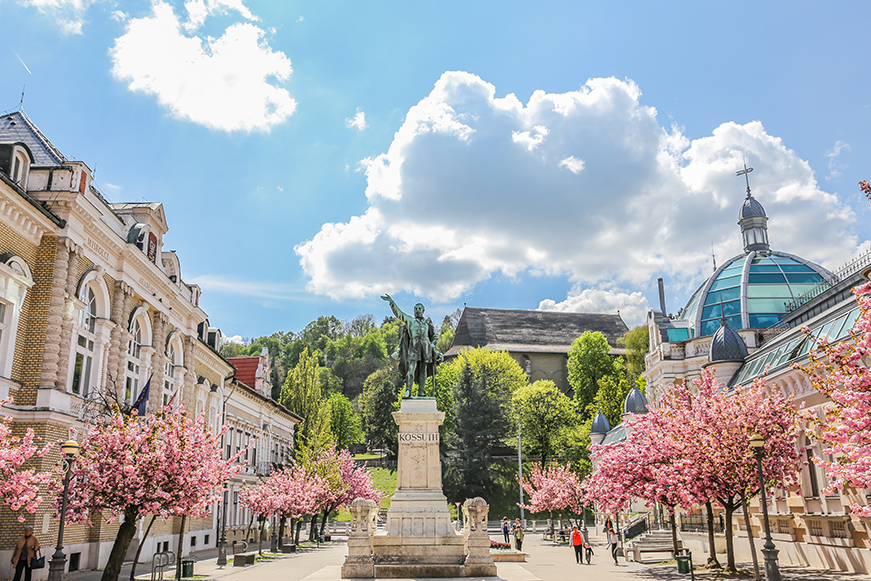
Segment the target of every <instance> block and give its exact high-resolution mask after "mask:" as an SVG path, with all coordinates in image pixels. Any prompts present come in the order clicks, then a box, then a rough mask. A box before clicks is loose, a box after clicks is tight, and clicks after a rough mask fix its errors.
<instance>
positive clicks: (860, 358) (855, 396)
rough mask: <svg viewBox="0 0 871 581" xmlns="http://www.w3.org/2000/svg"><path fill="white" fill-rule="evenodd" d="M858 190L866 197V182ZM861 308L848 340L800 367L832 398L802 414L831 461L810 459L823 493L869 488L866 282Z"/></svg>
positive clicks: (869, 294) (870, 321) (869, 309)
mask: <svg viewBox="0 0 871 581" xmlns="http://www.w3.org/2000/svg"><path fill="white" fill-rule="evenodd" d="M862 183H863V184H864V186H863V190H865V191H866V193H868V194H869V196H871V186H868V182H862ZM853 292H854V293H855V295H856V298H857V300H858V302H859V306H860V308H861V310H862V312H861V315H860V316H859V318H858V319H857V320H856V324H855V325H854V327H853V331H852V337H851V339H850V340H848V341H842V342H840V343H836V344H828V343H827V342H825V341H822V342H821V344H820V350H821V352H819V353H818V352H811V355H810V357H811V363H810V364H809V365H808V366H807V367H806V368H804V371H805V372H806V373H808V374H809V375H810V377H811V380H812V382H813V385H814V387H816V388H817V389H818V390H819V391H820V392H822V393H823V394H825V395H826V396H827V397H828V398H829V399H830V400H831V402H830V403H828V404H827V405H825V406H824V410H825V417H824V418H822V419H821V418H819V417H818V416H817V415H816V414H814V413H812V412H810V411H809V412H806V413H805V414H803V415H804V417H805V419H807V420H809V421H810V426H811V429H810V434H811V435H812V436H815V437H817V438H818V439H819V440H820V441H821V442H823V444H824V446H825V447H824V449H823V450H822V453H823V455H830V456H832V457H833V459H832V460H831V461H826V460H824V459H822V458H816V459H814V462H815V463H818V464H819V465H820V466H822V467H823V469H824V470H825V471H826V475H827V476H828V480H829V485H828V487H827V488H826V493H828V494H834V493H836V492H842V491H843V490H844V488H845V487H847V486H849V487H853V488H871V370H869V368H868V364H869V362H871V283H869V284H865V285H862V286H860V287H857V288H855V289H854V290H853ZM850 511H851V512H852V513H853V514H855V515H857V516H871V505H868V504H860V503H853V504H852V505H850Z"/></svg>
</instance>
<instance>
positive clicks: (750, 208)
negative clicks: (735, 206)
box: [738, 194, 765, 220]
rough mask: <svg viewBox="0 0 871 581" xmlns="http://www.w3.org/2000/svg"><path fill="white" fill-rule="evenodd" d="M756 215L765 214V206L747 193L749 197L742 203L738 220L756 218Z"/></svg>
mask: <svg viewBox="0 0 871 581" xmlns="http://www.w3.org/2000/svg"><path fill="white" fill-rule="evenodd" d="M756 216H765V208H763V207H762V204H760V203H759V202H758V201H757V200H756V198H754V197H753V196H752V195H750V194H747V198H746V199H745V200H744V203H743V204H742V205H741V212H740V213H739V215H738V220H743V219H744V218H754V217H756Z"/></svg>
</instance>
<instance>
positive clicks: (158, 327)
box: [148, 311, 169, 411]
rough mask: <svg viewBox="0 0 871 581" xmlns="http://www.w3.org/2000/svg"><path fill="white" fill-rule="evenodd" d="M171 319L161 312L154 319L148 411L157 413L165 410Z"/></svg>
mask: <svg viewBox="0 0 871 581" xmlns="http://www.w3.org/2000/svg"><path fill="white" fill-rule="evenodd" d="M168 322H169V319H168V318H167V316H166V315H165V314H163V313H161V312H160V311H155V313H154V317H153V318H152V325H151V328H152V329H153V334H152V337H153V339H152V341H151V344H152V346H153V347H154V356H153V357H152V359H151V361H152V366H151V371H152V373H153V376H152V378H151V395H150V396H149V398H148V409H149V410H150V411H157V410H159V409H161V408H163V380H164V376H165V369H166V361H167V358H166V327H167V323H168Z"/></svg>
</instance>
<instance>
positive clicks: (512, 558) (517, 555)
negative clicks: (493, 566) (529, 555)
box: [490, 551, 526, 563]
mask: <svg viewBox="0 0 871 581" xmlns="http://www.w3.org/2000/svg"><path fill="white" fill-rule="evenodd" d="M490 556H491V557H493V561H495V562H497V563H525V562H526V553H521V552H517V551H514V552H511V553H503V552H501V551H500V552H491V553H490Z"/></svg>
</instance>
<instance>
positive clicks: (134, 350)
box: [124, 318, 142, 403]
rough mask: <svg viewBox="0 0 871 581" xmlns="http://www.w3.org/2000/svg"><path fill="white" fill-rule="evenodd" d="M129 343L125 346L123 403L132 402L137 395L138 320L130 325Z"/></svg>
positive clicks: (139, 336)
mask: <svg viewBox="0 0 871 581" xmlns="http://www.w3.org/2000/svg"><path fill="white" fill-rule="evenodd" d="M130 334H131V335H132V337H131V338H130V342H129V343H128V344H127V373H126V380H125V383H124V401H126V402H128V403H129V402H132V401H133V400H134V399H135V398H136V397H137V396H138V395H139V370H140V366H141V365H142V362H141V361H140V359H139V357H140V356H141V354H142V325H140V324H139V319H138V318H136V319H133V322H132V323H130Z"/></svg>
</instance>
